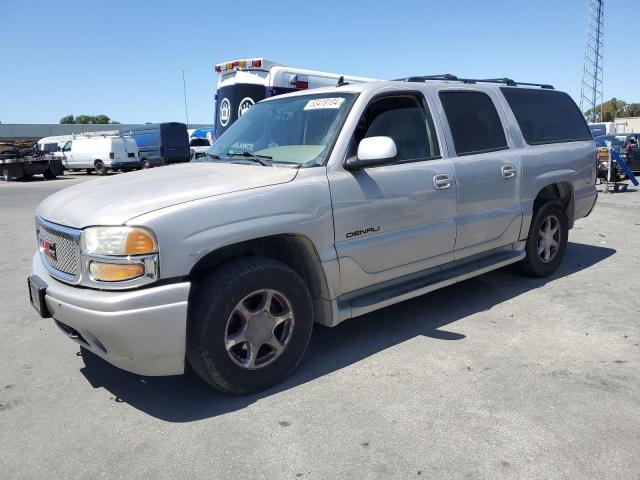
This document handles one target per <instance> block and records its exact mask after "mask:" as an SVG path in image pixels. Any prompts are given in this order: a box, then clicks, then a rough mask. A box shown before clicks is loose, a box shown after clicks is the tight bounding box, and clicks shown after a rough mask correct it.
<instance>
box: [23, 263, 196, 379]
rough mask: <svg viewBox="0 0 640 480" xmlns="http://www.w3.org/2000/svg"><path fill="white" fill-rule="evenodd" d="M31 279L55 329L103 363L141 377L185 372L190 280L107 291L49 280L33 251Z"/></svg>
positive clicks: (51, 278)
mask: <svg viewBox="0 0 640 480" xmlns="http://www.w3.org/2000/svg"><path fill="white" fill-rule="evenodd" d="M32 267H33V268H32V271H33V275H37V276H38V277H40V278H41V279H42V280H43V281H44V282H45V283H46V284H47V289H46V294H45V302H46V306H47V309H48V310H49V312H50V313H51V316H52V317H53V318H54V319H55V320H56V321H57V322H58V327H59V328H60V329H61V330H62V331H63V332H64V333H65V334H66V335H67V336H69V337H70V338H72V339H73V340H74V341H76V342H77V343H79V344H80V345H82V346H83V347H85V348H87V349H89V350H91V351H92V352H93V353H95V354H96V355H98V356H100V357H102V358H103V359H104V360H106V361H107V362H109V363H111V364H112V365H115V366H116V367H119V368H122V369H123V370H127V371H129V372H133V373H137V374H140V375H151V376H159V375H179V374H182V373H184V362H185V344H186V329H187V308H188V298H189V289H190V286H191V284H190V283H189V282H180V283H173V284H169V285H161V286H157V287H147V288H140V289H137V290H130V291H126V292H114V291H110V292H106V291H100V290H91V289H87V288H79V287H74V286H71V285H66V284H64V283H61V282H59V281H58V280H56V279H54V278H53V277H51V276H50V275H49V274H48V272H47V270H46V269H45V267H44V265H43V264H42V260H41V258H40V254H39V253H38V252H36V253H35V254H34V256H33V263H32Z"/></svg>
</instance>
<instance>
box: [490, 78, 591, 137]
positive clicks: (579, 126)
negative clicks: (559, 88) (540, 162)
mask: <svg viewBox="0 0 640 480" xmlns="http://www.w3.org/2000/svg"><path fill="white" fill-rule="evenodd" d="M501 90H502V93H503V94H504V96H505V98H506V99H507V102H508V103H509V106H510V107H511V110H512V111H513V114H514V115H515V117H516V120H517V121H518V125H520V130H521V131H522V135H523V136H524V139H525V141H526V142H527V143H528V144H529V145H541V144H545V143H557V142H575V141H580V140H591V132H590V131H589V127H587V122H586V121H585V119H584V117H583V116H582V113H581V112H580V109H579V108H578V106H577V105H576V104H575V102H574V101H573V100H572V99H571V97H570V96H569V95H567V94H566V93H563V92H556V91H553V90H534V89H530V88H501Z"/></svg>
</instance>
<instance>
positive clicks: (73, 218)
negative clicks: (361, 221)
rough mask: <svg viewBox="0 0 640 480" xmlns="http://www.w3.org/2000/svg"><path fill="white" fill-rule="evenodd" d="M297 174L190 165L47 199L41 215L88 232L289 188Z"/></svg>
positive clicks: (121, 178)
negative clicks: (201, 202)
mask: <svg viewBox="0 0 640 480" xmlns="http://www.w3.org/2000/svg"><path fill="white" fill-rule="evenodd" d="M297 172H298V170H297V169H293V168H279V167H262V166H258V165H240V164H232V163H209V162H202V163H186V164H179V165H170V166H166V167H160V168H152V169H148V170H140V171H137V172H131V173H126V174H121V175H116V176H113V177H109V178H100V179H96V180H92V181H89V182H84V183H81V184H79V185H74V186H73V187H69V188H65V189H64V190H61V191H59V192H57V193H54V194H53V195H51V196H49V197H47V198H45V199H44V200H43V201H42V203H40V205H39V206H38V209H37V215H38V216H40V217H41V218H43V219H45V220H48V221H50V222H53V223H57V224H59V225H65V226H68V227H72V228H84V227H88V226H91V225H122V224H124V223H125V222H126V221H127V220H129V219H131V218H133V217H137V216H139V215H142V214H145V213H149V212H151V211H153V210H158V209H161V208H165V207H170V206H172V205H177V204H179V203H184V202H190V201H193V200H198V199H201V198H206V197H213V196H216V195H223V194H225V193H232V192H239V191H242V190H249V189H253V188H260V187H266V186H269V185H277V184H281V183H287V182H290V181H291V180H293V179H294V178H295V177H296V174H297Z"/></svg>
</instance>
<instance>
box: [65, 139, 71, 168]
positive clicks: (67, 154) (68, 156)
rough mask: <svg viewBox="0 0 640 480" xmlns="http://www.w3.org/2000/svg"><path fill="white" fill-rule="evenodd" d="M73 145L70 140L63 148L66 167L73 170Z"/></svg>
mask: <svg viewBox="0 0 640 480" xmlns="http://www.w3.org/2000/svg"><path fill="white" fill-rule="evenodd" d="M72 144H73V141H72V140H69V141H68V142H67V143H65V144H64V147H62V155H63V161H64V165H65V167H67V168H73V153H71V145H72Z"/></svg>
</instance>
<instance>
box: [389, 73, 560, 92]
mask: <svg viewBox="0 0 640 480" xmlns="http://www.w3.org/2000/svg"><path fill="white" fill-rule="evenodd" d="M429 80H441V81H449V82H462V83H502V84H504V85H508V86H510V87H515V86H518V85H524V86H527V87H540V88H547V89H549V90H554V88H553V85H549V84H548V83H529V82H516V81H515V80H511V79H510V78H459V77H457V76H456V75H451V74H450V73H445V74H443V75H421V76H415V77H406V78H398V79H396V81H398V82H427V81H429Z"/></svg>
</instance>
